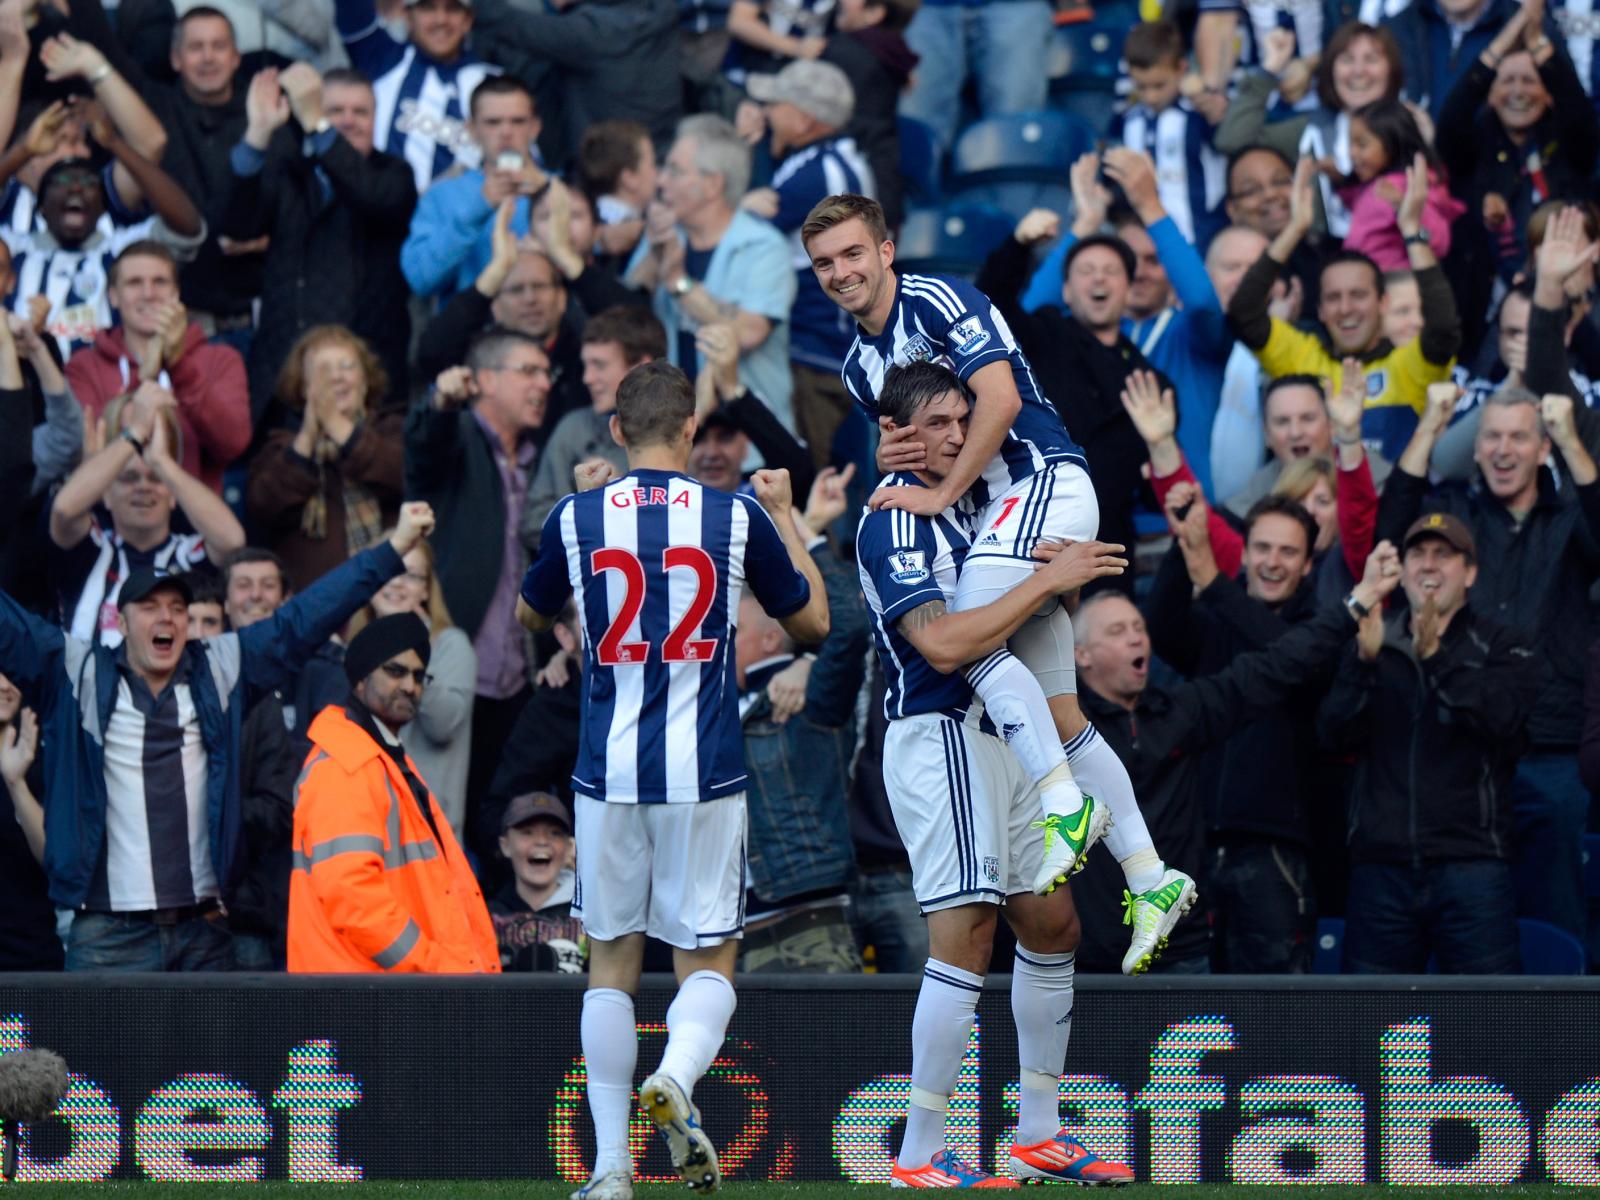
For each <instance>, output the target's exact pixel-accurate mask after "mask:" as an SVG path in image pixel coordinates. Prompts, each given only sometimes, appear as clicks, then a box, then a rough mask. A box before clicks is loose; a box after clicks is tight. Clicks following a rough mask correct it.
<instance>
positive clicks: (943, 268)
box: [895, 204, 1014, 277]
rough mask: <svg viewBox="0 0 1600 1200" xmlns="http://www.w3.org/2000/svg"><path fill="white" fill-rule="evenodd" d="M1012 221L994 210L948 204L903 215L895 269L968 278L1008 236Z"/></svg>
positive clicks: (896, 247) (917, 209) (915, 210)
mask: <svg viewBox="0 0 1600 1200" xmlns="http://www.w3.org/2000/svg"><path fill="white" fill-rule="evenodd" d="M1013 224H1014V222H1013V221H1012V220H1011V218H1010V217H1008V216H1007V215H1006V214H1005V213H1003V212H1001V211H1000V210H999V209H995V208H985V207H982V206H978V205H960V204H952V205H950V206H949V207H947V208H915V209H912V210H911V211H910V212H908V213H907V214H906V219H905V222H904V223H903V224H902V225H901V226H900V240H899V241H898V242H897V243H896V246H895V266H896V267H897V268H899V269H901V270H905V271H928V272H933V273H942V274H950V275H964V276H968V277H971V276H973V275H975V274H977V272H978V268H979V267H981V266H982V265H983V260H984V259H986V258H988V257H989V252H990V251H992V250H993V249H994V248H995V247H996V246H998V245H999V244H1000V243H1001V242H1002V241H1004V240H1005V239H1006V238H1007V237H1009V236H1010V235H1011V228H1012V225H1013Z"/></svg>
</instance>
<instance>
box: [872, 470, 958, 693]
mask: <svg viewBox="0 0 1600 1200" xmlns="http://www.w3.org/2000/svg"><path fill="white" fill-rule="evenodd" d="M896 485H904V486H907V487H924V486H926V485H925V484H923V482H922V481H921V480H920V479H918V478H917V477H916V476H915V475H912V474H910V473H909V472H900V473H898V474H891V475H889V476H887V477H885V478H884V480H883V482H882V483H881V484H879V485H878V486H880V487H893V486H896ZM968 547H969V540H968V537H967V534H966V531H965V529H964V523H963V520H962V517H961V515H960V513H958V512H957V510H956V509H954V508H948V509H946V510H945V511H944V512H942V513H940V514H939V515H938V516H936V517H919V516H917V515H915V514H913V513H908V512H901V511H900V510H899V509H896V508H880V509H878V510H877V511H876V512H873V511H872V510H871V509H870V508H868V509H865V510H863V512H862V516H861V524H860V525H858V526H857V527H856V570H857V571H859V572H860V574H861V590H862V592H863V593H865V594H866V598H867V608H868V610H869V612H870V613H871V616H872V640H873V644H874V645H875V646H876V647H877V650H878V662H879V663H880V664H881V666H882V667H883V681H884V685H885V692H884V697H883V715H884V716H885V717H887V718H888V719H889V720H891V721H893V720H895V719H896V718H898V717H909V716H914V715H916V714H918V713H943V714H944V715H945V716H948V717H954V718H956V719H957V720H961V719H963V718H965V716H966V714H967V710H968V708H970V707H971V705H972V687H971V686H970V685H969V684H968V683H967V681H966V678H965V676H963V675H962V674H961V672H960V671H952V672H951V673H950V674H948V675H943V674H940V673H939V672H938V671H936V670H934V669H933V667H932V666H931V665H930V664H929V662H928V660H927V659H925V658H923V657H922V655H921V653H920V652H919V651H918V650H917V648H916V647H915V646H913V645H912V644H911V642H910V640H909V639H908V638H906V637H905V635H903V634H902V633H901V632H900V629H899V626H898V622H899V620H900V618H901V617H903V616H905V615H906V614H907V613H908V612H910V611H911V610H912V609H914V608H920V607H921V606H922V605H924V604H927V603H929V602H930V601H933V600H941V601H943V602H944V603H945V604H946V605H949V604H952V603H954V601H955V595H956V578H957V576H958V575H959V574H960V572H961V564H962V562H963V561H964V560H965V559H966V557H967V549H968Z"/></svg>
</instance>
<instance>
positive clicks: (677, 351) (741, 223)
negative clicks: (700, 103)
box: [626, 115, 795, 430]
mask: <svg viewBox="0 0 1600 1200" xmlns="http://www.w3.org/2000/svg"><path fill="white" fill-rule="evenodd" d="M749 182H750V149H749V147H748V146H746V145H745V144H744V142H743V141H742V140H741V139H740V137H739V135H738V134H737V133H736V132H735V131H734V128H733V126H732V125H730V124H729V123H728V122H727V121H724V120H723V119H722V118H720V117H714V116H709V115H700V116H694V117H686V118H684V120H683V121H682V122H681V123H680V124H679V126H678V138H677V141H675V142H674V143H673V145H672V150H671V152H670V153H669V154H668V155H667V160H666V164H665V166H664V167H663V168H662V171H661V195H662V202H661V203H658V204H656V205H653V206H652V207H651V209H650V213H649V216H648V219H647V222H646V225H647V228H646V230H645V241H644V242H643V243H641V244H640V246H639V248H638V249H637V250H635V251H634V254H633V259H632V261H631V262H630V263H629V264H628V273H627V276H626V282H627V283H628V284H629V285H630V286H633V287H636V288H643V289H645V290H647V291H649V292H650V293H651V296H652V305H653V307H654V309H655V314H656V316H657V317H658V318H660V320H661V324H662V327H663V328H665V329H666V331H667V352H668V357H669V358H670V359H671V361H672V363H673V365H674V366H678V367H681V368H682V369H683V370H684V371H685V372H687V373H688V374H690V375H691V376H692V375H694V374H695V373H696V372H697V371H698V369H699V365H700V356H699V353H698V352H697V351H696V349H695V330H696V328H697V327H699V326H702V325H705V324H709V323H713V322H715V323H726V324H731V325H732V326H733V327H734V329H735V331H736V333H737V334H738V343H739V378H740V380H741V382H743V383H744V384H745V385H746V386H747V387H748V388H749V389H750V390H751V391H752V392H753V393H755V394H756V395H757V396H759V397H760V398H761V400H762V402H763V403H764V404H766V406H767V407H768V408H770V409H771V410H772V412H773V414H774V415H775V416H776V417H777V418H778V420H779V421H780V422H781V423H782V424H783V426H784V428H786V429H790V430H793V429H794V427H795V423H794V410H793V406H792V403H791V395H792V392H793V388H794V383H793V379H792V377H791V375H790V373H789V311H790V309H791V307H792V306H793V304H794V297H795V274H794V267H793V264H792V262H791V261H790V257H789V247H788V245H787V244H786V243H785V241H784V239H783V235H782V234H780V233H779V232H778V231H777V230H776V229H774V228H773V227H772V226H771V225H770V224H769V223H768V222H766V221H763V220H762V219H761V218H759V217H757V216H754V215H752V214H751V213H748V212H744V211H742V210H741V209H739V207H738V204H739V199H740V197H741V196H743V195H744V192H745V188H746V187H747V185H748V184H749Z"/></svg>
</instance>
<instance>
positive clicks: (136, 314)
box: [66, 240, 250, 495]
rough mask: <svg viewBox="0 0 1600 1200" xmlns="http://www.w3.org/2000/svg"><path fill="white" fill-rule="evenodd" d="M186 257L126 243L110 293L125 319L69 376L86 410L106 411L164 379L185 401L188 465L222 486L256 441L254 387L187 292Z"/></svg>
mask: <svg viewBox="0 0 1600 1200" xmlns="http://www.w3.org/2000/svg"><path fill="white" fill-rule="evenodd" d="M178 279H179V272H178V260H177V258H176V256H174V254H173V252H172V250H171V248H170V247H168V246H167V245H165V244H164V243H162V242H159V241H150V240H146V241H137V242H132V243H130V244H129V245H127V246H125V247H124V248H123V250H122V252H121V253H120V254H118V255H117V256H116V258H114V259H113V260H112V261H111V266H110V268H109V270H108V271H107V276H106V299H107V300H108V301H109V303H110V305H111V309H112V311H113V312H115V313H116V314H117V318H118V321H117V324H115V325H112V326H111V327H110V328H103V329H100V330H98V331H97V332H96V333H95V335H94V342H93V344H92V345H89V346H86V347H84V348H83V349H82V350H79V351H78V352H77V353H76V354H74V355H73V356H72V357H71V358H70V359H69V360H68V361H67V370H66V377H67V382H68V383H70V384H71V385H72V392H73V394H74V395H75V396H76V397H77V399H78V401H79V402H80V403H81V404H82V405H83V408H84V414H85V418H86V419H87V420H90V421H93V420H97V419H99V418H100V417H101V416H102V415H104V413H105V411H106V408H107V406H109V405H110V404H111V402H112V401H113V400H115V399H116V398H117V397H118V396H125V395H127V394H128V393H129V392H131V391H133V390H135V389H136V388H138V387H139V385H140V384H142V383H155V384H159V386H161V387H162V388H165V389H166V390H167V391H169V392H171V393H172V395H173V397H174V399H175V400H176V401H177V407H176V409H175V410H174V411H175V414H176V416H177V418H178V428H179V429H180V430H181V431H182V434H183V469H184V470H185V471H187V472H189V474H191V475H193V476H194V477H195V478H197V479H199V480H200V482H202V483H204V484H205V485H206V486H207V487H209V488H210V489H211V490H212V491H214V492H216V493H218V494H219V495H220V494H221V492H222V473H223V471H224V470H225V469H226V468H227V467H228V466H229V465H230V464H231V463H232V462H233V461H234V459H236V458H238V457H239V455H240V454H242V453H243V452H244V449H245V447H246V446H248V445H249V444H250V395H249V392H248V390H247V386H246V383H245V372H244V361H243V360H242V359H241V358H240V357H239V352H238V351H237V350H235V349H233V347H231V346H219V345H212V344H210V343H208V342H207V341H206V336H205V334H204V333H203V332H202V331H201V328H200V326H199V324H198V323H196V322H194V321H192V320H190V319H189V310H188V309H187V308H186V307H185V306H184V303H183V300H182V298H181V296H180V294H179V285H178Z"/></svg>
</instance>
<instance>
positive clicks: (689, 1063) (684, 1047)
mask: <svg viewBox="0 0 1600 1200" xmlns="http://www.w3.org/2000/svg"><path fill="white" fill-rule="evenodd" d="M734 1004H735V999H734V995H733V984H731V983H729V982H728V977H727V976H726V975H719V974H718V973H717V972H715V971H696V972H695V973H694V974H693V975H691V976H689V978H687V979H685V980H684V981H683V982H682V983H680V984H679V985H678V994H677V995H676V996H675V997H673V1000H672V1005H671V1007H669V1008H668V1009H667V1048H666V1049H665V1050H663V1051H662V1052H661V1068H660V1069H661V1070H663V1071H665V1072H666V1073H667V1074H668V1075H670V1076H672V1078H673V1080H674V1081H675V1082H676V1083H677V1084H678V1086H679V1087H681V1088H682V1089H683V1090H684V1092H685V1093H686V1094H689V1093H693V1091H694V1085H695V1084H697V1083H699V1082H700V1077H701V1076H702V1075H704V1074H705V1073H706V1071H707V1069H709V1068H710V1066H711V1060H712V1059H714V1058H716V1056H717V1051H718V1050H720V1049H722V1038H723V1035H725V1034H726V1033H727V1032H728V1021H729V1020H730V1019H731V1018H732V1017H733V1006H734Z"/></svg>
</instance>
